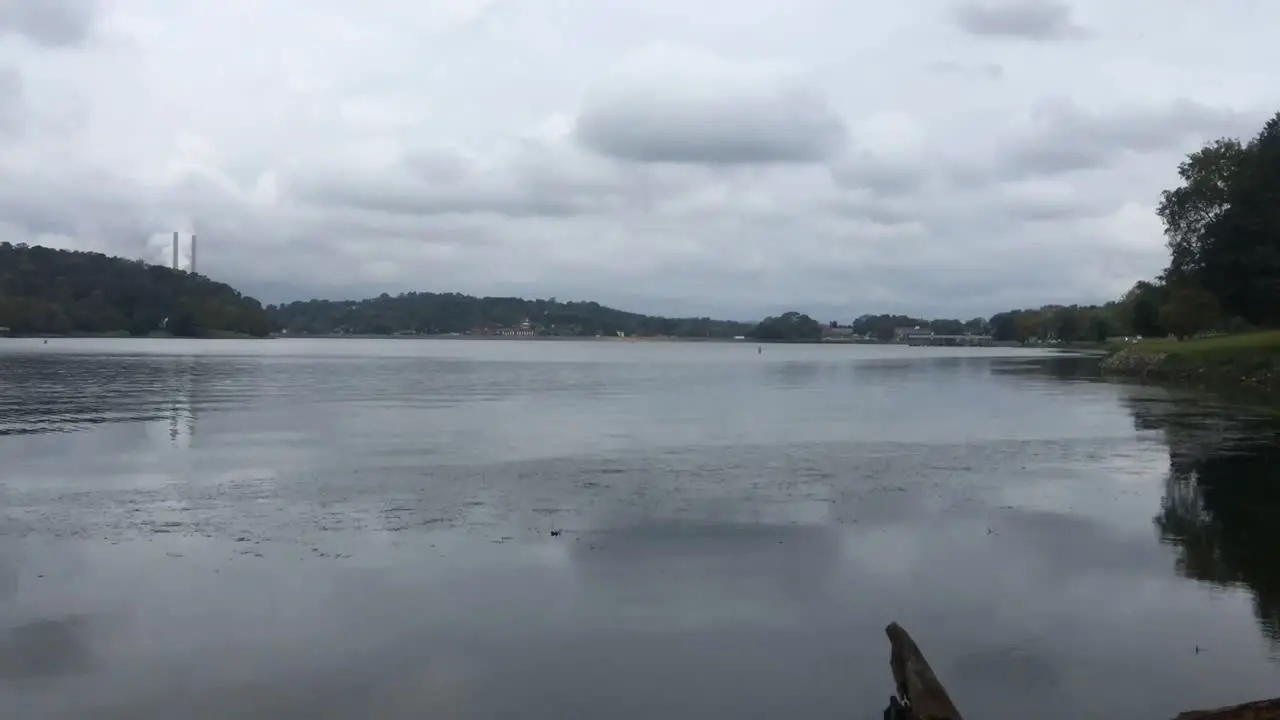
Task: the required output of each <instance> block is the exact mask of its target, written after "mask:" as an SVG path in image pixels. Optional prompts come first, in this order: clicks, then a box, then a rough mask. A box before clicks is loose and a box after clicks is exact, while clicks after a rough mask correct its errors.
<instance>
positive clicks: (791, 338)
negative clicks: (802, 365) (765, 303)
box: [747, 312, 822, 342]
mask: <svg viewBox="0 0 1280 720" xmlns="http://www.w3.org/2000/svg"><path fill="white" fill-rule="evenodd" d="M747 336H748V337H750V338H753V339H756V340H766V341H770V342H818V341H820V340H822V325H821V324H820V323H819V322H818V321H817V320H814V319H813V318H811V317H809V316H808V315H804V314H801V313H798V312H788V313H783V314H782V315H779V316H778V317H767V318H765V319H764V320H762V321H760V323H759V324H758V325H756V326H755V327H754V328H752V330H751V332H750V333H748V335H747Z"/></svg>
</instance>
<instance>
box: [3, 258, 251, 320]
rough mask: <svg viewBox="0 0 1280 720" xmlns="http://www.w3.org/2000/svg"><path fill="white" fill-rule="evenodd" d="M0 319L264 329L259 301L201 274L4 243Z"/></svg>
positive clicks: (123, 260) (137, 262) (129, 261)
mask: <svg viewBox="0 0 1280 720" xmlns="http://www.w3.org/2000/svg"><path fill="white" fill-rule="evenodd" d="M0 327H4V328H7V331H6V332H8V333H12V334H15V335H75V334H85V335H153V334H164V335H174V336H183V337H201V336H206V335H226V334H232V335H235V336H259V337H260V336H265V335H268V334H270V331H271V326H270V321H269V320H268V319H267V315H266V313H265V312H264V311H263V308H262V305H261V304H259V303H258V301H257V300H254V299H253V298H250V297H245V296H243V295H241V294H240V293H239V292H237V291H236V290H234V289H233V288H231V287H230V286H229V285H225V284H223V283H220V282H214V281H213V280H210V279H208V278H206V277H203V276H200V275H193V274H191V273H187V272H181V271H178V270H173V269H171V268H167V267H163V266H159V265H148V264H146V263H143V262H141V261H134V260H125V259H123V258H114V257H108V256H106V255H102V254H100V253H91V252H72V251H69V250H55V249H52V248H46V247H40V246H30V247H29V246H27V245H25V244H21V243H20V244H17V245H14V244H10V243H7V242H6V243H0Z"/></svg>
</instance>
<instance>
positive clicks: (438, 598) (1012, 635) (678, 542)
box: [0, 340, 1280, 720]
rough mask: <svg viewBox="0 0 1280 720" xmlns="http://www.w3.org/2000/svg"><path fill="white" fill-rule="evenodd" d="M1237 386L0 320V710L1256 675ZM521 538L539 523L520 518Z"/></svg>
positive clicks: (561, 711)
mask: <svg viewBox="0 0 1280 720" xmlns="http://www.w3.org/2000/svg"><path fill="white" fill-rule="evenodd" d="M1276 437H1277V435H1276V426H1275V424H1274V423H1273V421H1272V419H1271V418H1270V416H1269V414H1268V413H1265V412H1259V411H1256V410H1247V409H1242V408H1239V407H1235V406H1230V405H1227V404H1225V403H1222V402H1219V401H1214V400H1213V399H1211V398H1205V397H1198V396H1194V395H1186V394H1180V393H1172V392H1169V391H1164V390H1159V389H1154V388H1142V387H1133V386H1126V385H1122V384H1114V383H1103V382H1099V381H1098V379H1097V378H1096V372H1095V367H1094V363H1093V362H1092V361H1089V360H1081V359H1072V358H1062V357H1057V358H1049V357H1047V356H1045V355H1044V354H1036V353H1031V352H1024V351H1016V350H1015V351H1010V350H998V349H943V348H937V349H933V348H899V347H884V346H844V347H802V346H796V347H785V346H769V347H766V348H765V351H764V353H763V354H757V353H756V347H755V346H754V345H740V344H732V343H705V344H703V343H625V342H503V341H463V340H457V341H424V340H398V341H392V340H387V341H376V340H369V341H364V340H312V341H304V340H288V341H286V340H279V341H270V342H266V341H258V342H238V341H206V342H199V341H191V342H188V341H179V340H169V341H161V340H151V341H141V340H92V341H90V340H53V341H50V342H49V343H48V344H47V345H44V344H41V343H39V341H24V340H0V468H3V471H2V472H0V511H2V512H3V514H2V515H0V522H2V523H3V525H2V526H0V707H5V708H12V709H13V710H12V712H14V713H15V714H14V717H121V718H124V717H162V716H163V717H192V718H196V717H209V718H226V717H244V718H258V717H261V718H281V717H283V718H288V717H299V718H303V717H305V718H331V717H332V718H339V717H380V718H398V717H405V718H408V717H415V718H417V717H432V718H532V719H534V720H537V719H539V718H547V719H552V718H555V719H556V720H562V719H564V718H579V717H581V718H595V717H610V718H654V717H663V718H708V719H715V718H793V717H794V718H878V717H879V716H880V715H879V713H880V710H881V708H882V707H883V705H884V701H885V699H886V698H887V696H888V694H889V692H890V690H891V682H890V678H889V673H888V667H887V664H886V663H887V657H888V646H887V641H886V640H885V638H884V635H883V627H884V625H885V624H887V623H888V622H889V621H890V620H898V621H899V622H902V623H903V624H904V625H905V626H906V627H907V628H908V629H909V630H911V632H912V633H913V635H915V637H916V639H917V640H918V641H919V642H920V644H921V645H922V647H923V648H924V650H925V651H926V653H927V654H928V656H929V658H930V660H931V662H932V663H933V665H934V668H935V670H937V672H938V673H939V675H940V676H941V677H942V679H943V681H944V682H945V683H946V684H947V685H948V688H949V689H950V690H951V693H952V695H953V697H954V698H955V700H956V701H957V703H958V704H959V705H960V707H961V708H962V709H963V710H964V711H965V712H966V714H967V715H969V716H972V717H986V718H1020V717H1025V716H1026V713H1027V712H1029V711H1031V710H1032V709H1034V711H1035V716H1036V717H1040V718H1081V717H1103V716H1115V717H1133V718H1167V717H1172V716H1173V715H1174V714H1176V713H1177V712H1179V711H1182V710H1188V709H1193V708H1198V707H1211V706H1216V705H1221V704H1228V703H1233V702H1241V701H1244V700H1249V699H1256V698H1261V697H1264V696H1268V695H1276V694H1280V692H1277V688H1280V666H1278V665H1277V664H1276V660H1277V645H1276V641H1277V639H1280V632H1278V631H1277V621H1278V620H1280V610H1278V608H1280V572H1277V570H1278V568H1277V565H1278V564H1280V561H1277V560H1276V558H1278V557H1280V552H1277V551H1280V542H1277V541H1276V537H1277V534H1276V530H1275V529H1274V528H1276V527H1280V524H1277V522H1276V519H1277V517H1278V515H1277V512H1278V510H1280V493H1278V492H1277V489H1276V488H1277V485H1276V479H1277V478H1280V453H1278V452H1277V444H1276ZM553 533H554V534H553Z"/></svg>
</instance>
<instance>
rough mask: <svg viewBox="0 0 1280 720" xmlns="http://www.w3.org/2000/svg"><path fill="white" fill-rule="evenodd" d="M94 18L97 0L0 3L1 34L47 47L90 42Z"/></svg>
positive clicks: (9, 0) (41, 0)
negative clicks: (12, 35) (24, 38)
mask: <svg viewBox="0 0 1280 720" xmlns="http://www.w3.org/2000/svg"><path fill="white" fill-rule="evenodd" d="M97 14H98V3H97V0H3V1H0V33H3V32H11V33H15V34H17V35H21V36H23V37H26V38H28V39H30V40H32V41H33V42H36V43H39V44H41V45H45V46H48V47H55V48H61V47H71V46H75V45H80V44H82V43H84V42H85V41H86V40H87V39H88V38H89V35H90V33H91V31H92V29H93V24H94V20H95V19H96V17H97Z"/></svg>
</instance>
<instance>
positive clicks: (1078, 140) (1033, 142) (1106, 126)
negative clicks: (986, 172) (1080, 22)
mask: <svg viewBox="0 0 1280 720" xmlns="http://www.w3.org/2000/svg"><path fill="white" fill-rule="evenodd" d="M1255 126H1256V123H1255V122H1254V118H1252V117H1250V114H1249V113H1242V112H1239V111H1236V110H1234V109H1230V108H1222V107H1212V106H1209V105H1205V104H1202V103H1199V102H1195V101H1193V100H1188V99H1186V98H1178V99H1174V100H1172V101H1169V102H1166V103H1161V104H1158V105H1152V106H1145V107H1136V108H1128V109H1125V110H1121V111H1118V112H1117V111H1111V112H1105V113H1104V112H1098V111H1089V110H1085V109H1083V108H1081V107H1079V106H1078V105H1075V104H1073V103H1070V102H1063V101H1054V102H1046V103H1043V104H1041V105H1040V106H1039V107H1038V108H1037V109H1036V111H1035V112H1034V113H1033V117H1032V126H1031V128H1030V129H1029V131H1027V132H1024V133H1023V134H1022V135H1021V136H1020V137H1015V138H1014V139H1012V141H1011V142H1010V143H1009V144H1008V146H1007V147H1006V148H1005V149H1004V151H1003V157H1002V158H1001V159H1000V164H1001V166H1000V167H999V168H997V169H995V170H994V172H995V173H996V174H997V175H998V176H1000V177H1004V178H1024V177H1034V176H1039V175H1057V174H1062V173H1069V172H1075V171H1081V170H1100V169H1104V168H1107V167H1109V166H1111V165H1113V164H1115V163H1118V162H1121V161H1123V160H1124V157H1123V156H1124V155H1125V154H1126V153H1156V152H1160V151H1166V150H1179V149H1183V148H1185V150H1184V153H1185V152H1189V151H1190V150H1192V149H1194V148H1195V147H1196V144H1197V142H1198V141H1203V140H1204V139H1207V138H1212V137H1218V136H1220V135H1223V134H1228V135H1238V134H1241V133H1244V134H1249V133H1250V132H1252V128H1253V127H1255Z"/></svg>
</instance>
